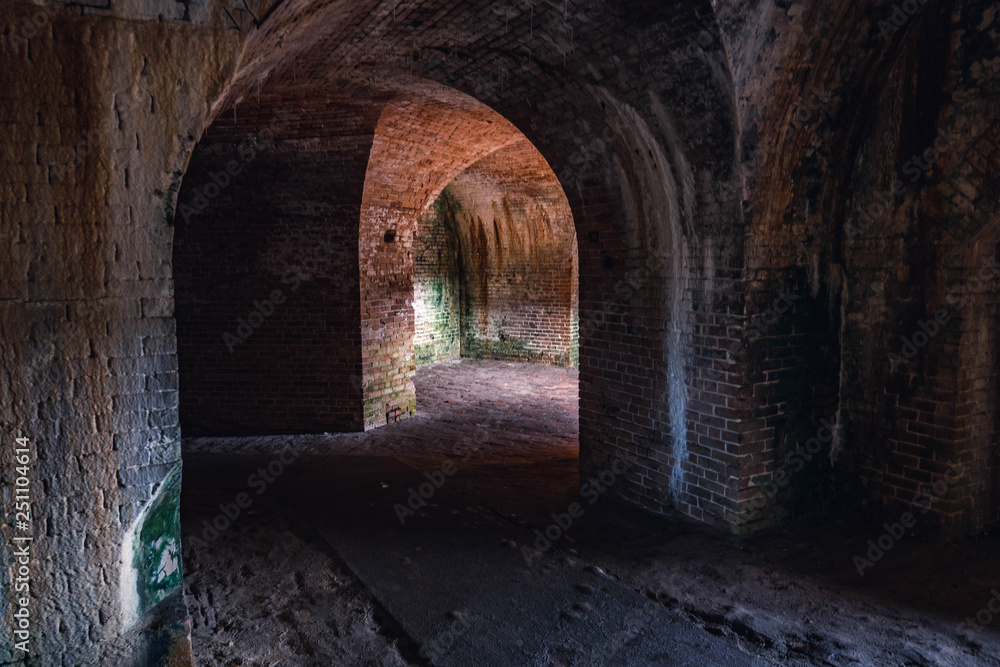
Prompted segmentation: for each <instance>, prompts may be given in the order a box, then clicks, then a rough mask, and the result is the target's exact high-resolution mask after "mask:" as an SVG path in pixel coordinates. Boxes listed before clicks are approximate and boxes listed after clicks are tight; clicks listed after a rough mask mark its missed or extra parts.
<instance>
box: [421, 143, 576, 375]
mask: <svg viewBox="0 0 1000 667" xmlns="http://www.w3.org/2000/svg"><path fill="white" fill-rule="evenodd" d="M418 231H419V234H418V237H417V244H418V254H417V258H418V259H417V262H416V264H415V268H414V270H415V274H414V276H415V278H414V280H415V284H414V288H415V290H416V293H417V296H416V299H417V303H416V304H415V310H416V313H417V332H416V337H415V344H416V349H417V359H418V363H419V362H421V361H432V360H441V359H447V358H455V357H457V356H466V357H479V358H493V359H505V360H513V361H539V362H547V363H557V364H562V365H569V364H572V363H574V362H575V361H576V359H577V357H578V341H577V339H576V335H577V329H576V324H575V314H576V313H575V307H576V299H577V280H578V278H577V269H576V266H577V258H576V255H577V247H576V231H575V229H574V227H573V219H572V213H571V212H570V209H569V203H568V202H567V201H566V197H565V195H564V194H563V192H562V189H561V188H560V186H559V182H558V180H557V179H556V177H555V174H553V173H552V170H551V169H549V167H548V165H547V164H546V162H545V160H544V158H542V156H541V155H540V154H539V153H538V151H536V150H535V149H534V147H532V146H531V144H530V143H529V142H527V141H526V140H521V141H518V142H516V143H514V144H511V145H509V146H507V147H505V148H503V149H500V150H498V151H496V152H495V153H492V154H491V155H489V156H488V157H486V158H483V159H482V160H480V161H479V162H477V163H476V164H474V165H472V166H471V167H469V168H468V169H467V170H466V171H464V172H462V173H461V174H460V175H459V176H458V177H457V178H456V179H455V180H454V181H452V182H451V183H450V184H449V185H448V187H447V188H446V189H445V190H444V191H443V192H442V195H441V196H440V197H439V198H438V200H437V201H436V202H435V205H434V207H433V208H431V209H429V210H428V212H427V213H426V214H425V215H424V216H423V217H422V218H421V220H420V225H419V229H418ZM439 341H442V342H439ZM425 350H426V352H423V351H425ZM422 352H423V354H422Z"/></svg>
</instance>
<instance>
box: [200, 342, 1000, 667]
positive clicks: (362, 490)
mask: <svg viewBox="0 0 1000 667" xmlns="http://www.w3.org/2000/svg"><path fill="white" fill-rule="evenodd" d="M416 386H417V395H418V402H419V410H420V413H419V415H418V416H417V417H416V418H413V419H410V420H407V421H404V422H400V423H397V424H391V425H388V426H386V427H383V428H379V429H377V430H375V431H372V432H369V433H364V434H339V435H318V436H292V437H262V438H232V439H217V438H216V439H207V438H204V439H191V440H187V441H185V445H184V447H185V448H184V464H185V470H184V490H183V494H182V517H181V518H182V526H183V531H184V558H185V560H184V565H185V568H186V570H185V592H186V594H187V597H188V605H189V608H190V611H191V615H192V619H193V624H194V627H193V640H194V647H195V653H196V654H197V655H198V661H199V664H203V665H226V666H227V667H230V666H234V665H243V666H247V667H249V666H250V665H254V666H256V665H265V666H267V667H277V666H279V665H406V664H420V665H428V664H435V665H462V666H466V665H595V666H596V665H684V664H690V665H716V664H717V665H740V664H747V665H751V664H801V665H807V664H818V665H1000V660H998V656H1000V614H997V615H996V617H997V618H996V620H995V621H993V622H991V623H989V624H987V625H986V626H985V627H981V626H978V625H977V626H976V628H975V629H974V630H963V631H961V632H960V631H957V630H956V626H957V625H958V624H959V623H960V622H961V621H962V619H964V618H965V617H967V616H970V615H975V614H976V612H977V611H979V610H980V609H981V608H983V607H986V605H987V603H988V601H989V598H990V595H991V593H990V591H991V590H992V589H993V588H995V587H1000V570H998V568H997V566H996V563H997V562H1000V558H998V557H1000V541H998V540H997V539H996V537H994V536H992V535H986V536H983V537H981V538H978V539H976V540H971V541H966V542H964V543H962V544H958V545H933V544H924V543H916V542H903V543H900V544H898V545H896V546H895V547H894V548H893V549H892V550H891V551H890V552H889V553H887V554H886V556H885V557H884V558H883V560H882V561H880V562H879V563H878V564H876V566H875V567H874V568H872V569H871V570H870V571H869V572H868V573H867V574H866V576H865V577H864V578H863V579H862V578H860V577H858V575H857V572H856V570H855V569H854V564H853V562H852V557H853V555H854V554H856V553H861V552H863V551H864V550H865V549H866V548H867V547H866V542H867V540H869V539H872V538H875V537H877V536H878V535H879V533H880V530H879V529H878V528H877V527H867V526H858V525H847V524H844V523H841V522H839V521H837V520H836V519H820V520H816V519H812V520H806V521H803V522H801V523H799V524H796V525H791V526H789V527H787V528H785V529H781V530H776V531H770V532H768V533H766V534H760V535H757V536H755V537H753V538H750V539H744V540H738V539H736V538H733V537H731V536H726V535H721V534H718V533H715V532H713V531H709V530H707V529H704V528H702V527H700V526H697V525H693V524H691V523H688V522H684V521H680V520H676V519H671V518H663V517H651V516H647V515H641V514H638V513H634V512H627V513H624V514H623V508H621V507H619V506H617V505H615V504H614V503H613V502H612V501H610V500H608V499H607V498H603V497H602V498H600V499H598V500H597V502H595V503H594V504H593V505H591V504H589V503H588V502H586V501H581V498H580V497H579V495H578V491H579V481H578V479H577V474H578V471H577V433H578V432H577V418H576V413H577V404H576V392H577V390H576V386H577V373H576V371H575V369H565V368H556V367H549V366H537V365H527V364H511V363H499V362H483V361H471V360H463V361H461V362H444V363H440V364H434V365H431V366H424V367H421V368H420V369H419V370H418V372H417V376H416ZM182 400H183V396H182ZM282 457H283V458H284V461H285V462H286V463H287V465H286V464H285V463H281V464H280V465H279V464H278V463H279V462H280V461H281V460H282ZM268 466H271V472H270V473H268V472H267V467H268ZM262 468H263V469H264V472H263V474H261V472H259V470H260V469H262ZM275 471H277V472H276V473H275ZM272 473H275V474H272ZM424 483H426V484H428V485H430V486H424V487H423V489H421V484H424ZM436 483H437V484H439V485H440V488H438V487H437V485H436ZM410 489H413V490H414V491H415V492H419V491H420V490H423V491H424V492H425V495H428V498H426V499H425V500H424V502H425V503H426V504H424V505H422V506H419V507H417V509H416V510H415V511H414V512H413V513H412V514H411V513H409V512H407V511H404V508H406V504H407V501H408V497H409V496H410ZM431 491H432V493H430V492H431ZM241 494H246V495H241ZM241 502H242V504H243V505H244V506H243V507H240V506H239V504H240V503H241ZM574 502H580V503H581V507H582V508H583V514H582V516H579V517H578V518H575V519H574V521H573V525H572V526H570V527H569V528H568V529H567V530H566V531H565V534H564V535H563V536H562V537H561V538H560V539H558V540H557V541H556V542H555V544H554V545H553V546H552V547H550V548H545V549H544V550H543V551H539V550H538V549H536V548H535V547H538V546H541V547H545V544H544V543H541V544H537V543H536V540H537V534H536V533H535V532H534V531H535V530H536V529H537V530H542V531H544V530H545V529H546V528H547V527H549V526H550V524H552V523H553V517H552V514H553V513H556V514H560V515H562V514H565V513H566V512H567V510H568V508H569V507H570V505H571V504H572V503H574ZM220 505H221V507H220ZM417 505H418V503H417V502H416V501H414V506H417ZM237 509H238V510H239V516H237V517H236V518H235V520H230V519H228V518H227V517H226V516H225V514H224V512H228V513H229V514H230V515H235V512H236V510H237ZM406 509H408V508H406ZM400 517H402V522H401V520H400ZM205 522H210V523H211V522H216V523H217V525H218V526H221V527H223V529H222V530H221V531H217V534H216V533H213V532H212V531H211V530H206V524H205ZM226 524H229V525H228V526H226ZM194 538H198V539H194Z"/></svg>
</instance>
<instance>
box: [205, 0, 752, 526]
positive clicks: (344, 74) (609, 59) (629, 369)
mask: <svg viewBox="0 0 1000 667" xmlns="http://www.w3.org/2000/svg"><path fill="white" fill-rule="evenodd" d="M397 10H399V11H397V13H396V14H395V15H393V4H392V3H377V2H370V3H360V4H354V5H351V6H347V5H346V4H345V3H319V2H307V1H306V0H293V1H290V2H286V3H282V4H281V5H279V6H278V7H277V8H276V9H275V10H274V11H273V12H272V14H271V17H270V18H269V19H268V21H267V22H266V24H265V25H264V26H263V28H262V29H261V30H259V31H256V32H255V33H254V34H252V35H251V36H250V38H249V40H248V42H247V45H246V48H245V51H244V55H243V59H242V61H241V64H240V65H239V67H238V68H237V72H236V76H235V79H234V82H233V84H232V85H231V87H230V89H229V91H228V93H227V94H226V95H225V96H224V97H223V98H222V99H221V100H220V101H219V103H218V104H217V105H216V106H215V111H216V113H217V115H219V117H224V116H225V115H226V114H228V113H230V112H231V110H232V109H233V108H234V107H235V108H237V109H242V108H244V107H245V106H247V105H252V104H253V101H254V98H255V97H256V96H257V95H263V96H267V95H278V96H286V97H288V96H300V97H305V98H307V97H309V96H314V95H317V94H319V95H323V94H327V95H334V94H337V95H340V94H343V96H344V97H346V98H348V99H349V98H350V97H351V95H357V94H358V91H368V92H369V93H370V92H371V91H388V95H389V97H395V98H405V97H406V96H407V95H411V94H412V90H413V88H414V86H419V85H423V84H425V83H426V82H436V83H437V84H441V85H444V86H446V87H448V88H451V89H454V90H457V91H460V92H461V93H464V94H466V95H468V96H469V97H471V98H474V99H475V100H478V101H479V102H480V103H483V104H485V105H487V106H488V107H490V108H491V109H493V110H495V111H496V112H497V113H498V114H499V115H500V116H502V117H503V118H506V119H507V120H508V121H509V122H510V123H511V124H512V125H513V126H515V127H516V128H517V129H518V130H519V131H520V132H521V133H522V134H524V136H526V137H527V138H528V140H529V141H530V142H531V143H532V144H533V145H534V146H535V147H536V148H537V149H538V150H539V151H540V153H541V154H542V155H543V156H544V157H545V159H546V161H547V162H548V163H549V164H550V165H551V167H552V168H553V170H554V172H555V173H556V174H557V175H559V177H560V181H561V183H562V185H563V188H564V190H565V191H566V195H567V198H568V201H569V203H570V207H571V210H572V215H573V218H574V221H575V225H576V230H577V236H578V238H579V240H580V248H579V255H580V261H579V266H580V299H579V308H580V320H581V329H580V366H581V382H580V387H581V389H580V391H581V403H580V405H581V412H580V415H581V462H582V469H583V470H584V471H585V472H586V473H590V472H599V471H600V470H602V469H604V468H606V467H607V466H608V465H610V464H611V463H612V462H613V461H614V460H615V459H619V458H620V459H623V460H625V461H628V462H630V464H632V468H631V469H630V472H629V473H627V474H626V476H625V480H624V482H623V483H622V484H621V485H619V486H617V487H616V488H615V489H613V490H612V491H613V493H615V494H616V495H619V496H621V497H623V498H625V499H626V500H628V501H630V502H633V503H636V504H639V505H642V506H644V507H647V508H649V509H652V510H654V511H661V510H664V509H665V508H667V507H668V506H676V507H677V508H679V509H680V511H682V512H684V513H686V514H689V515H690V516H693V517H695V518H698V519H703V520H706V521H708V522H711V523H717V524H720V525H728V526H731V525H733V524H734V523H735V516H736V500H737V499H736V494H735V493H734V492H733V491H732V490H730V489H727V488H726V480H728V479H729V478H730V477H731V476H732V474H733V471H734V470H736V469H739V468H740V467H741V466H742V465H744V461H745V459H746V456H745V455H744V454H743V453H741V452H740V451H738V449H736V448H735V447H736V446H737V445H738V443H739V432H740V426H739V423H738V416H739V413H738V409H737V408H734V407H732V406H733V405H734V404H735V403H734V402H737V401H738V400H739V399H738V397H737V395H738V393H739V390H738V389H737V387H736V385H738V382H737V381H736V378H737V377H738V376H737V375H736V374H735V373H734V371H733V369H732V368H731V367H730V366H729V365H727V364H726V363H724V362H723V361H722V359H724V358H725V357H726V356H727V351H726V350H727V349H728V348H729V347H731V346H732V345H733V344H735V342H736V341H735V335H734V334H733V333H732V332H733V329H732V327H733V326H734V325H735V324H737V323H738V317H739V314H738V309H737V306H736V305H735V303H734V302H733V300H732V292H733V290H732V289H731V286H732V285H733V284H734V281H735V280H737V279H738V277H739V276H738V274H737V273H735V272H734V270H733V268H732V267H738V266H741V264H742V250H743V249H742V244H741V243H739V242H733V239H737V238H739V230H740V228H741V227H742V225H743V222H742V210H741V208H740V206H739V196H738V193H736V192H731V191H725V190H723V189H721V188H720V187H719V186H718V184H719V183H721V182H727V181H729V180H731V174H732V171H733V168H734V163H735V156H736V146H735V138H734V137H735V134H734V129H735V124H734V115H733V114H734V107H733V102H732V95H733V93H732V86H733V84H732V80H731V77H730V75H729V68H728V65H727V61H726V54H725V51H724V49H723V47H722V41H721V39H719V37H718V27H717V25H716V24H715V22H714V16H713V14H712V11H711V6H710V4H709V3H708V2H707V1H706V2H703V3H696V4H694V5H686V6H685V7H664V6H662V4H660V3H651V2H631V3H625V4H624V5H619V6H615V7H608V6H606V5H604V3H600V2H584V3H580V4H579V5H578V6H577V7H575V8H574V10H573V12H568V13H566V12H561V11H560V12H555V11H554V10H552V11H544V12H543V11H538V10H537V8H536V11H534V12H532V11H529V9H528V8H527V7H526V8H525V9H524V11H522V12H520V13H518V14H517V15H512V14H511V13H510V12H501V13H497V12H493V11H492V7H490V6H475V5H472V4H470V3H461V2H449V3H446V4H445V5H435V6H429V5H422V4H417V5H412V6H407V7H406V8H402V9H400V8H398V7H397ZM698 28H701V29H703V30H704V31H706V32H708V33H710V34H712V35H713V36H714V38H713V39H712V40H702V43H700V44H699V45H698V47H697V49H698V57H697V58H693V59H691V58H687V57H684V56H683V54H681V53H680V52H682V51H684V49H687V51H684V52H688V51H692V49H691V47H692V43H691V35H692V34H694V33H692V30H694V32H695V33H697V32H698V30H697V29H698ZM621 44H637V45H638V44H641V45H642V46H641V48H638V47H637V48H632V49H621V48H619V47H620V45H621ZM651 64H652V66H651ZM366 132H367V130H366ZM373 134H374V132H373ZM713 237H714V238H717V239H721V242H720V241H712V240H710V238H713ZM706 335H707V336H706ZM696 343H697V345H696ZM694 397H697V399H698V400H697V401H695V400H693V398H694Z"/></svg>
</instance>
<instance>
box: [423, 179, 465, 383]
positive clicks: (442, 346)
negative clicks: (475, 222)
mask: <svg viewBox="0 0 1000 667" xmlns="http://www.w3.org/2000/svg"><path fill="white" fill-rule="evenodd" d="M447 193H448V190H447V188H446V189H445V190H444V192H442V193H441V196H440V197H438V198H437V200H435V202H434V205H433V206H432V207H431V208H429V209H427V211H426V212H425V213H424V215H422V216H420V222H419V224H418V225H417V235H416V238H415V239H414V243H413V245H414V250H413V257H414V259H413V311H414V322H415V324H414V326H415V333H414V335H413V348H414V354H415V358H416V363H417V365H418V366H419V365H420V364H426V363H432V362H435V361H443V360H445V359H457V358H458V357H459V356H461V353H462V285H463V279H462V271H461V266H460V261H459V255H460V252H461V246H460V244H459V238H458V231H457V229H456V219H455V216H456V212H455V211H454V210H453V209H454V203H455V202H454V201H453V200H452V199H451V198H450V197H449V196H448V194H447Z"/></svg>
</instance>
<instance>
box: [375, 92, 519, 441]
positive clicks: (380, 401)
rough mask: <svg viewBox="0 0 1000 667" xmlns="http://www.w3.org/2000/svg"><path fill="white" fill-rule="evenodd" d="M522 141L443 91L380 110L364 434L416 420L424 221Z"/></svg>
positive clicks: (468, 101)
mask: <svg viewBox="0 0 1000 667" xmlns="http://www.w3.org/2000/svg"><path fill="white" fill-rule="evenodd" d="M516 136H517V131H516V129H515V128H514V127H513V126H512V125H511V124H510V123H509V122H507V121H506V120H505V119H503V118H502V117H501V116H499V115H498V114H496V113H495V112H494V111H492V110H491V109H489V108H488V107H485V106H484V105H482V104H480V103H478V102H476V101H475V100H473V99H472V98H470V97H468V96H465V95H461V94H459V93H456V92H455V91H454V90H450V89H447V88H443V87H439V86H429V85H425V86H424V87H423V89H422V90H420V91H414V93H413V94H412V95H410V96H407V97H405V98H404V97H400V98H397V99H396V100H395V101H393V102H392V103H390V104H388V105H387V106H386V107H385V109H384V110H383V112H382V115H381V118H380V119H379V123H378V127H377V128H376V134H375V140H374V143H373V145H372V149H371V158H370V162H369V166H368V171H367V174H366V178H365V187H364V199H363V202H362V208H361V229H360V232H359V246H358V247H359V257H360V270H361V339H362V342H363V344H362V368H363V370H362V375H363V378H364V380H363V382H364V415H365V417H364V423H365V427H366V428H371V427H375V426H378V425H380V424H384V423H386V422H387V421H394V420H396V419H399V418H404V417H407V416H409V415H411V414H413V413H415V411H416V394H415V391H414V388H413V379H412V375H413V371H414V369H415V368H416V362H415V359H414V349H413V339H414V333H415V324H414V314H413V301H412V300H413V293H414V292H413V247H414V246H413V239H414V236H415V234H416V231H417V222H418V220H419V218H420V216H421V215H422V214H423V213H424V211H425V210H426V209H427V207H428V206H430V205H431V203H432V202H433V201H434V199H435V198H436V197H437V196H438V195H439V194H440V192H441V190H442V189H443V188H444V187H445V185H447V184H448V183H449V182H450V181H451V180H452V179H453V178H454V177H455V176H457V175H458V174H459V173H460V172H461V171H462V170H464V169H465V168H466V167H468V166H469V165H470V164H472V163H474V162H476V161H477V160H478V159H479V158H480V157H481V156H483V155H484V154H486V153H489V152H491V151H493V150H495V149H496V148H498V147H499V146H502V145H504V144H505V143H508V142H509V141H511V140H513V139H514V138H515V137H516ZM390 239H391V240H390Z"/></svg>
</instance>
